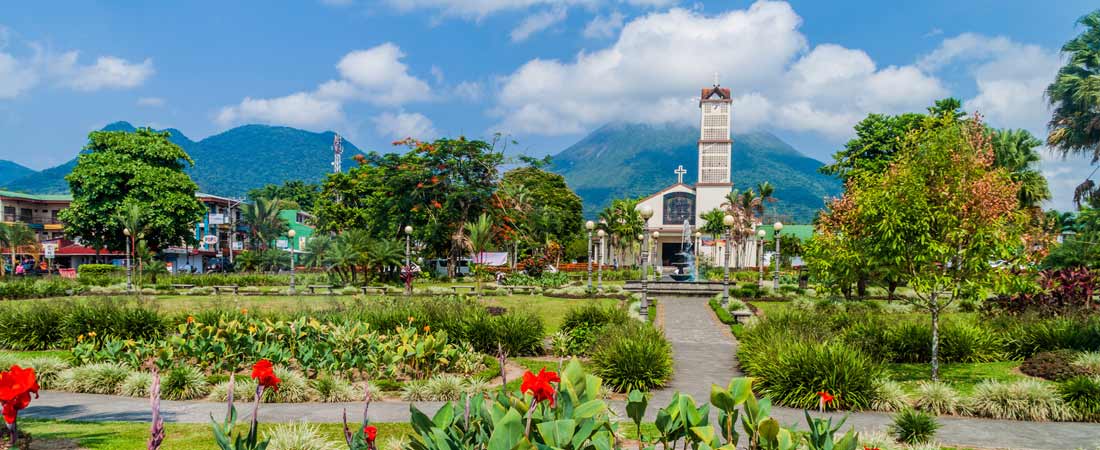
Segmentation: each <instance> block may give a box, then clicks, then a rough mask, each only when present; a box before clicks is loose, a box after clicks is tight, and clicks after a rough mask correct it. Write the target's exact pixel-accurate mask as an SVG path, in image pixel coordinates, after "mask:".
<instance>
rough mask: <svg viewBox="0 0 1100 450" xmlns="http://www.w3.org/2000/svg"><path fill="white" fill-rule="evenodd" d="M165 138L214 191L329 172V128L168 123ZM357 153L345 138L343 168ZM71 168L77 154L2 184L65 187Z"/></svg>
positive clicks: (29, 188) (235, 191) (46, 189)
mask: <svg viewBox="0 0 1100 450" xmlns="http://www.w3.org/2000/svg"><path fill="white" fill-rule="evenodd" d="M103 130H108V131H117V130H124V131H132V130H134V126H133V125H131V124H129V123H127V122H115V123H112V124H110V125H107V126H105V127H103ZM165 131H168V132H169V133H170V134H171V137H170V139H171V140H172V142H174V143H176V144H177V145H179V146H180V147H182V148H183V149H184V150H185V151H187V153H188V154H189V155H191V159H193V160H194V161H195V166H194V167H192V168H191V169H190V170H189V173H190V174H191V178H192V179H194V180H195V182H196V183H198V185H199V190H201V191H203V192H206V193H210V194H217V195H228V196H236V195H244V194H245V193H246V192H247V191H248V190H249V189H252V188H256V187H261V186H263V185H265V184H268V183H282V182H283V181H284V180H305V181H310V182H315V181H320V180H321V179H322V178H323V177H324V175H325V174H326V173H328V172H330V171H332V166H331V163H332V137H333V133H332V132H331V131H329V132H324V133H313V132H309V131H304V130H298V129H295V128H287V127H271V126H265V125H245V126H241V127H237V128H233V129H231V130H227V131H225V132H223V133H220V134H216V135H214V136H210V137H208V138H206V139H203V140H201V141H197V142H196V141H192V140H191V139H189V138H188V137H187V136H186V135H184V134H183V133H182V132H180V131H179V130H176V129H174V128H169V129H167V130H165ZM357 153H359V149H358V148H357V147H355V145H354V144H352V143H350V142H347V141H346V140H345V141H344V167H349V166H350V165H351V164H353V162H352V159H351V157H352V156H353V155H355V154H357ZM74 167H76V158H73V159H72V160H70V161H68V162H66V163H64V164H61V165H59V166H56V167H51V168H48V169H45V170H43V171H41V172H37V173H33V174H30V175H27V176H23V177H20V178H18V179H14V180H11V181H10V182H7V183H6V184H5V183H4V182H0V185H3V186H4V188H5V189H10V190H13V191H21V192H31V193H40V194H56V193H67V192H69V184H68V182H66V181H65V176H66V175H68V174H69V172H71V171H72V170H73V168H74Z"/></svg>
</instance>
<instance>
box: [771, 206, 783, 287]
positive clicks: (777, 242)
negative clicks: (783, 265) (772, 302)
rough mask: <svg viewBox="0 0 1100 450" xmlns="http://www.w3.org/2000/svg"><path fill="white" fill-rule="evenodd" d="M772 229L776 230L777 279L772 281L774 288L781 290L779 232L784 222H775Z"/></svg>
mask: <svg viewBox="0 0 1100 450" xmlns="http://www.w3.org/2000/svg"><path fill="white" fill-rule="evenodd" d="M772 229H774V230H775V281H774V282H773V283H772V289H775V291H776V292H779V267H780V266H779V264H780V262H781V261H782V260H781V258H780V257H779V256H780V253H779V232H780V231H781V230H783V222H778V221H777V222H775V224H774V225H772Z"/></svg>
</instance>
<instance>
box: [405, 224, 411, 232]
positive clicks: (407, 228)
mask: <svg viewBox="0 0 1100 450" xmlns="http://www.w3.org/2000/svg"><path fill="white" fill-rule="evenodd" d="M412 232H413V227H412V225H405V234H412Z"/></svg>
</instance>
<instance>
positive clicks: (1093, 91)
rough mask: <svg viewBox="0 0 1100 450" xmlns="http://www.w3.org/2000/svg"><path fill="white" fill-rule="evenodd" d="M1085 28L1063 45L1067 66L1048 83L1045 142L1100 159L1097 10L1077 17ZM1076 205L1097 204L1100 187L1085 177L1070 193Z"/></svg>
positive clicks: (1099, 25) (1067, 152) (1065, 152)
mask: <svg viewBox="0 0 1100 450" xmlns="http://www.w3.org/2000/svg"><path fill="white" fill-rule="evenodd" d="M1077 24H1078V25H1081V26H1082V27H1084V28H1085V29H1084V30H1083V31H1081V34H1079V35H1077V36H1076V37H1074V38H1073V39H1071V40H1070V41H1069V42H1066V43H1065V45H1063V46H1062V55H1063V58H1064V59H1065V61H1066V65H1064V66H1062V68H1061V69H1059V70H1058V75H1057V76H1056V77H1055V79H1054V82H1052V83H1051V84H1050V85H1049V86H1047V90H1046V97H1047V100H1048V101H1049V102H1050V106H1051V108H1052V109H1053V112H1052V115H1051V118H1050V122H1049V123H1048V124H1047V128H1048V129H1049V134H1048V135H1047V145H1048V146H1050V147H1051V149H1052V150H1054V151H1058V152H1061V153H1062V155H1064V156H1068V155H1086V156H1090V157H1092V162H1093V163H1094V164H1095V163H1096V162H1097V161H1100V126H1097V124H1100V82H1098V81H1097V80H1100V10H1098V11H1093V12H1091V13H1089V14H1088V15H1086V16H1084V17H1081V18H1080V19H1078V20H1077ZM1073 200H1074V202H1076V203H1077V204H1078V205H1080V204H1082V203H1088V204H1090V205H1091V206H1093V207H1097V206H1100V189H1097V186H1096V183H1095V182H1094V181H1093V180H1092V179H1088V180H1085V181H1084V182H1083V183H1081V184H1080V185H1079V186H1077V189H1076V191H1075V192H1074V196H1073Z"/></svg>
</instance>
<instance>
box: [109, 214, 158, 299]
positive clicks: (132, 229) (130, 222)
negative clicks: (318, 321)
mask: <svg viewBox="0 0 1100 450" xmlns="http://www.w3.org/2000/svg"><path fill="white" fill-rule="evenodd" d="M141 214H142V209H141V206H140V205H137V204H134V203H129V204H125V205H122V207H121V208H119V209H118V211H115V220H117V221H118V224H119V225H121V226H122V230H119V234H122V235H124V236H125V238H126V240H128V241H130V242H129V243H130V244H131V245H132V247H131V246H127V248H130V249H131V250H132V251H133V255H134V256H135V258H134V259H136V261H129V258H130V255H126V258H127V261H128V264H130V265H134V264H136V265H137V267H138V270H137V279H138V286H141V269H140V268H141V256H147V255H146V254H148V253H150V252H149V247H148V245H147V244H145V241H142V244H144V245H145V247H144V248H142V253H141V254H140V255H139V253H138V249H137V241H138V240H139V239H141V237H142V235H143V234H144V232H143V231H144V230H143V229H142V225H141ZM127 231H128V232H129V233H126V232H127ZM127 270H132V269H127Z"/></svg>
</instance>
